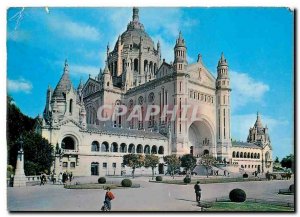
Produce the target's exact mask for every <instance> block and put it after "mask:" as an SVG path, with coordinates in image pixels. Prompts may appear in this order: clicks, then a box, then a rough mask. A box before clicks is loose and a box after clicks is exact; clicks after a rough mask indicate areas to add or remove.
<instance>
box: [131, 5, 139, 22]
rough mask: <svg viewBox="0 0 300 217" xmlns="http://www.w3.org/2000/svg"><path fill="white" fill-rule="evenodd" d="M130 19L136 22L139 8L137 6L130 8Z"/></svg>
mask: <svg viewBox="0 0 300 217" xmlns="http://www.w3.org/2000/svg"><path fill="white" fill-rule="evenodd" d="M132 12H133V13H132V21H134V22H138V21H139V9H138V8H137V7H133V9H132Z"/></svg>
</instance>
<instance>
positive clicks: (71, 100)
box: [69, 99, 73, 114]
mask: <svg viewBox="0 0 300 217" xmlns="http://www.w3.org/2000/svg"><path fill="white" fill-rule="evenodd" d="M72 111H73V99H70V105H69V112H70V114H72Z"/></svg>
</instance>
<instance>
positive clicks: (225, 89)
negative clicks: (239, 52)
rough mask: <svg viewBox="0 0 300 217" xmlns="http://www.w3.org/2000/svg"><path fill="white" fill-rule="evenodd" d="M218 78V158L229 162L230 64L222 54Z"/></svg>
mask: <svg viewBox="0 0 300 217" xmlns="http://www.w3.org/2000/svg"><path fill="white" fill-rule="evenodd" d="M217 72H218V77H217V80H216V96H217V110H216V113H217V158H218V159H219V160H222V161H223V160H224V159H226V161H229V158H230V157H231V155H230V154H229V153H230V149H231V135H230V92H231V89H230V79H229V74H228V63H227V60H226V59H225V57H224V54H223V53H222V54H221V58H220V60H219V62H218V67H217Z"/></svg>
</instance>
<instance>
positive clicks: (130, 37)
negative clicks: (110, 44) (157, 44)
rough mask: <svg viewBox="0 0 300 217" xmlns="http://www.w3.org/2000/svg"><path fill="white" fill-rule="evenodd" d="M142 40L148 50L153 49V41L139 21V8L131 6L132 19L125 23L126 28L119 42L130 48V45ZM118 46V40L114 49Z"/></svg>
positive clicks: (137, 43)
mask: <svg viewBox="0 0 300 217" xmlns="http://www.w3.org/2000/svg"><path fill="white" fill-rule="evenodd" d="M141 40H142V42H143V44H144V45H146V46H147V48H148V49H149V48H150V50H153V49H154V43H153V41H152V39H151V38H150V37H149V35H148V34H147V33H146V32H145V29H144V25H143V24H142V23H140V21H139V9H138V8H133V15H132V21H130V23H129V24H128V25H127V30H126V31H125V32H123V33H122V35H121V43H122V45H123V47H124V48H125V49H126V48H130V45H132V46H133V47H135V46H136V45H139V44H140V42H141ZM117 46H118V42H116V44H115V49H116V48H117Z"/></svg>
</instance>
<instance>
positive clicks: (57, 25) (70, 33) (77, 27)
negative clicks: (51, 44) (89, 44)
mask: <svg viewBox="0 0 300 217" xmlns="http://www.w3.org/2000/svg"><path fill="white" fill-rule="evenodd" d="M48 25H49V28H50V30H52V31H54V32H55V33H57V34H59V35H62V36H63V37H68V38H78V39H85V40H89V41H97V40H99V39H100V32H99V31H98V30H97V29H96V28H95V27H93V26H90V25H87V24H84V23H77V22H74V21H71V20H67V19H66V18H62V17H53V18H52V19H50V20H49V22H48Z"/></svg>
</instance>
